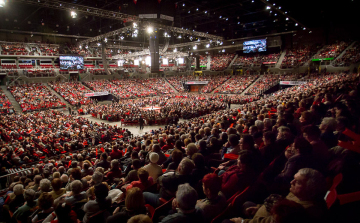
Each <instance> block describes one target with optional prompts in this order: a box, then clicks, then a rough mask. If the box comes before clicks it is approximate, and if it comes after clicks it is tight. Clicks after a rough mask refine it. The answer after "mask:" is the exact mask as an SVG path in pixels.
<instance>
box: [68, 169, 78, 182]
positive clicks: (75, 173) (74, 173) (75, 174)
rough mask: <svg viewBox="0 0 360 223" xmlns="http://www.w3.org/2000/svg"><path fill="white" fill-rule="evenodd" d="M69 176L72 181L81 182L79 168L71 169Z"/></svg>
mask: <svg viewBox="0 0 360 223" xmlns="http://www.w3.org/2000/svg"><path fill="white" fill-rule="evenodd" d="M70 176H71V178H72V179H73V180H81V170H80V169H79V168H73V169H71V172H70Z"/></svg>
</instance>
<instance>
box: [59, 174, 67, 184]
mask: <svg viewBox="0 0 360 223" xmlns="http://www.w3.org/2000/svg"><path fill="white" fill-rule="evenodd" d="M60 180H61V182H62V183H66V182H68V181H69V177H68V175H66V174H63V175H61V177H60Z"/></svg>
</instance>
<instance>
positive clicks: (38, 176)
mask: <svg viewBox="0 0 360 223" xmlns="http://www.w3.org/2000/svg"><path fill="white" fill-rule="evenodd" d="M41 180H42V176H40V175H36V176H35V177H34V183H35V184H40V181H41Z"/></svg>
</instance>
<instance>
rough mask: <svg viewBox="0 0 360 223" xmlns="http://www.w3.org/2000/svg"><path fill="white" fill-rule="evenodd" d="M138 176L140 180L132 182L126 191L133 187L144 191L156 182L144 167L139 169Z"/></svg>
mask: <svg viewBox="0 0 360 223" xmlns="http://www.w3.org/2000/svg"><path fill="white" fill-rule="evenodd" d="M138 177H139V180H137V181H133V182H131V183H130V185H129V186H127V187H126V191H128V190H130V189H131V188H133V187H138V188H140V190H142V191H143V190H145V189H146V188H148V187H149V186H151V185H153V184H154V181H153V178H152V177H150V176H149V173H148V172H147V171H146V170H145V169H144V168H140V169H139V170H138Z"/></svg>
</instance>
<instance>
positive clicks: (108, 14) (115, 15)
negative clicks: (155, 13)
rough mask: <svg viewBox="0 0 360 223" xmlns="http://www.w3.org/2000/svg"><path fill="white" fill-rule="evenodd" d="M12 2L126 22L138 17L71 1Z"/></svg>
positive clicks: (22, 0) (35, 0) (15, 0)
mask: <svg viewBox="0 0 360 223" xmlns="http://www.w3.org/2000/svg"><path fill="white" fill-rule="evenodd" d="M14 2H22V3H25V4H30V5H37V6H41V7H45V8H52V9H59V10H64V11H74V10H76V12H77V13H82V14H86V15H92V16H97V17H102V18H108V19H116V20H127V21H128V22H129V21H133V20H136V19H138V17H137V16H134V15H127V14H123V13H120V12H115V11H109V10H104V9H98V8H94V7H89V6H85V5H79V4H73V3H68V2H62V1H56V0H14Z"/></svg>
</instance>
